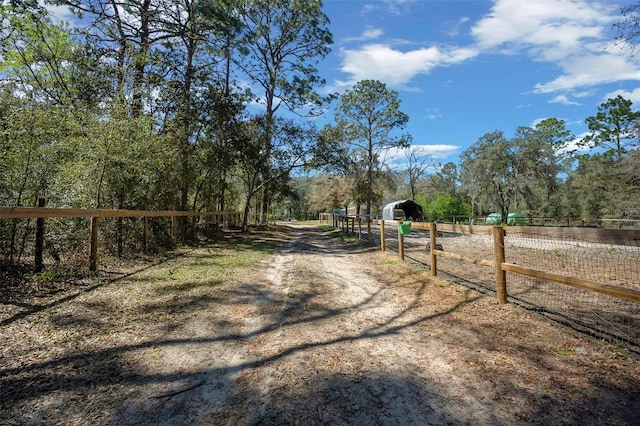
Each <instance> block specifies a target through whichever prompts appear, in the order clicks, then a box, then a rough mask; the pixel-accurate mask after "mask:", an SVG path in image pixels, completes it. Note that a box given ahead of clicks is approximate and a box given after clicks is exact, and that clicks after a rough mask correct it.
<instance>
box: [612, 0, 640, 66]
mask: <svg viewBox="0 0 640 426" xmlns="http://www.w3.org/2000/svg"><path fill="white" fill-rule="evenodd" d="M620 11H621V14H622V18H621V19H620V20H619V21H618V22H616V23H615V24H614V25H613V27H614V28H615V29H616V30H617V32H618V35H617V37H616V41H617V42H618V43H619V44H620V45H622V47H623V48H624V49H626V50H627V51H628V52H629V53H630V54H631V55H635V54H636V53H637V48H638V39H639V38H640V3H634V4H630V5H627V6H623V7H622V8H621V10H620Z"/></svg>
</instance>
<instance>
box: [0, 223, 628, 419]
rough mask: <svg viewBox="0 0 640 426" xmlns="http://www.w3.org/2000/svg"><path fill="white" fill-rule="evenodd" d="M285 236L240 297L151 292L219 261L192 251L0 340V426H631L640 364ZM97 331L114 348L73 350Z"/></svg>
mask: <svg viewBox="0 0 640 426" xmlns="http://www.w3.org/2000/svg"><path fill="white" fill-rule="evenodd" d="M289 226H291V227H293V231H292V232H290V233H288V235H289V236H290V238H289V239H288V240H287V241H286V242H284V243H283V244H281V245H280V247H279V250H278V252H277V253H276V254H274V255H272V256H270V257H269V258H268V260H267V261H264V262H261V263H259V264H256V265H255V266H254V267H253V268H252V272H251V273H250V274H248V275H247V276H246V277H242V279H241V280H239V282H238V281H236V280H235V279H234V281H233V282H223V281H220V282H218V281H215V282H213V281H206V280H203V279H202V277H200V279H199V280H195V279H194V280H193V281H192V282H179V283H177V284H176V285H174V286H173V287H170V286H169V285H168V284H167V283H166V282H165V283H163V284H160V283H159V282H157V281H156V280H157V279H158V277H164V279H166V280H167V281H169V282H170V280H171V276H172V275H171V274H172V270H173V269H172V268H177V267H186V266H185V265H186V264H185V262H187V264H188V263H189V262H191V263H190V264H191V266H190V267H191V268H193V269H194V270H197V268H198V267H202V268H203V269H202V271H203V272H198V274H200V275H203V274H206V271H207V268H209V267H210V266H209V264H207V263H206V262H208V261H209V259H215V260H216V261H222V260H223V259H218V258H217V257H215V256H217V254H216V253H215V250H213V251H212V250H211V249H206V250H205V249H198V250H194V251H193V252H191V253H190V254H189V255H188V256H187V257H186V258H185V259H183V260H180V262H181V263H180V264H178V263H176V264H175V265H174V264H171V263H169V264H164V265H160V266H158V267H157V268H155V270H154V269H153V268H152V269H150V270H149V271H148V272H147V273H146V274H147V275H144V274H142V275H140V276H138V277H133V278H135V279H133V278H132V279H130V280H129V281H127V282H122V283H120V284H119V285H117V286H110V287H108V288H105V289H104V291H102V292H101V291H96V292H94V293H91V294H87V295H86V296H82V297H79V298H78V299H74V300H73V301H72V302H70V303H68V304H65V305H64V306H60V307H57V308H55V309H51V310H49V311H47V312H43V313H42V314H41V316H40V317H34V318H32V319H29V321H26V320H25V321H21V322H16V323H15V324H12V326H11V327H10V328H5V329H2V330H0V333H14V334H16V336H17V337H15V339H14V340H13V344H12V349H11V351H8V350H5V351H4V352H3V355H4V356H5V357H6V358H5V359H1V360H0V361H2V362H1V363H0V397H1V398H0V404H2V406H0V408H3V409H5V410H6V411H5V413H7V417H6V418H5V420H6V421H4V422H3V419H2V418H0V424H123V425H125V424H126V425H129V424H154V425H155V424H166V425H179V424H204V425H225V424H226V425H285V424H286V425H298V424H300V425H315V424H318V425H320V424H331V425H342V424H345V425H346V424H353V425H400V424H414V425H445V424H446V425H451V424H453V425H456V424H461V425H462V424H473V425H513V424H567V425H572V424H580V425H590V424H592V425H609V424H611V425H614V424H615V425H637V424H640V409H638V401H640V379H639V377H640V360H639V359H638V358H637V357H634V356H633V355H630V354H628V353H625V352H624V351H623V350H620V349H618V348H615V347H613V346H610V345H605V344H603V343H601V342H597V341H594V340H592V339H589V338H586V337H584V336H581V335H577V334H575V333H572V332H569V331H567V330H564V329H561V328H559V327H558V326H555V325H553V324H551V323H548V322H546V321H544V320H542V319H541V318H539V317H538V316H536V315H535V314H531V313H528V312H526V311H523V310H522V309H521V308H518V307H515V306H511V305H498V304H497V303H496V301H495V297H494V296H492V295H483V294H480V293H477V292H475V291H473V290H469V289H467V288H465V287H463V286H460V285H457V284H451V283H447V282H444V281H441V280H438V279H437V278H432V277H430V276H429V275H428V273H427V272H426V271H419V270H415V269H412V267H411V266H409V265H407V264H403V263H400V262H398V261H397V259H396V258H395V256H394V255H393V254H392V253H388V254H387V253H382V252H380V251H379V250H378V249H377V248H369V247H366V246H364V245H361V244H358V243H356V242H353V241H343V240H341V239H339V238H332V237H330V236H329V233H328V232H326V231H323V230H321V229H319V228H316V227H313V226H309V225H304V224H295V223H294V224H290V225H289ZM207 250H208V251H207ZM176 262H178V261H177V260H176ZM165 287H166V290H165ZM176 289H180V290H181V291H184V293H181V294H180V295H177V294H176ZM134 294H135V296H136V297H132V295H134ZM105 300H107V301H110V303H111V305H113V306H115V308H113V309H115V312H116V314H117V315H116V316H113V315H114V314H113V312H109V313H108V314H107V312H106V311H105V308H104V306H105V303H106V302H105ZM98 306H99V307H100V311H96V309H97V308H96V307H98ZM146 312H148V313H149V314H148V315H149V316H145V313H146ZM159 312H162V313H163V314H162V315H159ZM100 315H103V317H100ZM78 316H80V317H81V318H82V319H83V321H82V322H78V324H81V325H82V327H80V326H78V327H77V329H76V328H70V327H67V328H65V329H63V331H62V332H61V331H55V332H54V331H53V330H52V329H51V328H50V327H49V329H47V321H49V323H50V322H51V321H52V318H53V319H55V318H58V319H59V318H62V319H65V320H66V321H68V322H70V323H72V320H74V321H77V317H78ZM106 321H110V322H114V323H116V324H117V325H118V327H119V330H118V332H117V333H116V332H114V331H113V328H109V330H110V331H109V333H110V334H109V336H105V337H104V338H102V337H100V336H99V335H96V331H95V330H99V328H94V329H93V331H92V334H91V335H87V334H80V333H87V331H86V330H87V329H91V328H90V327H89V326H90V325H91V324H93V323H94V322H95V323H96V324H98V325H99V324H100V323H101V322H102V323H104V322H106ZM142 323H144V324H146V326H145V327H144V328H139V325H138V324H142ZM72 324H75V322H73V323H72ZM103 325H104V324H103ZM96 327H97V326H96ZM103 328H104V327H103ZM47 332H48V333H49V334H48V337H47V339H48V342H49V343H48V344H50V345H51V341H52V340H53V341H56V342H58V343H57V344H56V345H54V347H55V348H58V349H56V350H51V351H49V352H46V351H45V350H44V349H43V352H42V354H41V355H38V356H37V357H36V356H34V355H33V350H34V347H35V346H34V343H33V341H32V342H30V343H29V342H26V343H25V340H26V339H29V338H30V339H32V340H33V337H28V336H38V335H43V334H45V333H47ZM20 333H22V334H20ZM60 333H62V334H60ZM0 337H3V336H0ZM4 337H5V338H6V337H7V335H6V334H5V335H4ZM107 337H108V339H107ZM42 339H43V341H44V338H42ZM64 342H67V343H66V345H67V346H72V345H75V346H76V347H75V350H73V352H70V351H69V348H68V347H67V348H66V349H67V351H66V352H65V350H64V349H65V348H64V347H63V348H62V349H60V348H59V346H61V345H62V346H64V345H65V343H64ZM74 342H75V343H74ZM56 351H57V352H56ZM69 353H72V355H69ZM9 357H10V359H9ZM2 387H4V389H3V388H2ZM3 398H4V401H3V400H2V399H3Z"/></svg>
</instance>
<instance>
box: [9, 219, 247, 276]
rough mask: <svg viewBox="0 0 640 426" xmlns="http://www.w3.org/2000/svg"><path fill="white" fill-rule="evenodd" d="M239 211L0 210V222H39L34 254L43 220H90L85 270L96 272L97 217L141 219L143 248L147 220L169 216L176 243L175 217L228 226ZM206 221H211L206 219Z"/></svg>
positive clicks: (39, 245) (39, 244)
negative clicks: (7, 220) (89, 237)
mask: <svg viewBox="0 0 640 426" xmlns="http://www.w3.org/2000/svg"><path fill="white" fill-rule="evenodd" d="M240 215H241V213H239V212H233V211H215V212H189V211H177V210H166V211H152V210H109V209H58V208H43V207H35V208H33V207H0V219H29V218H35V219H38V220H39V223H38V232H37V233H36V239H37V241H36V254H38V253H40V252H41V250H42V243H43V241H42V238H40V234H41V233H42V228H43V226H44V224H43V223H42V224H41V223H40V221H43V220H44V219H45V218H78V217H87V218H90V219H91V224H90V230H91V240H90V249H89V270H90V271H96V270H97V268H98V219H99V218H125V217H128V218H132V217H133V218H142V219H143V220H144V225H143V231H142V235H143V240H144V241H143V245H145V246H146V239H147V235H148V226H149V224H148V218H151V217H170V218H171V237H172V238H173V239H174V241H176V239H177V234H178V221H177V218H178V217H196V216H199V217H209V218H214V219H215V220H214V222H216V223H223V222H225V221H226V222H227V224H228V225H230V226H231V225H237V224H239V223H240ZM208 222H211V219H209V221H208ZM41 262H42V260H41V259H39V257H38V256H36V270H38V269H39V268H41Z"/></svg>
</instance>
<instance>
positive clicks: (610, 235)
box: [379, 220, 640, 303]
mask: <svg viewBox="0 0 640 426" xmlns="http://www.w3.org/2000/svg"><path fill="white" fill-rule="evenodd" d="M401 223H402V222H401V221H389V220H387V221H384V220H381V221H379V225H380V230H381V231H380V232H381V243H380V248H381V250H383V251H384V250H385V243H384V238H383V237H382V233H383V232H384V228H385V226H387V225H389V224H393V225H399V224H401ZM411 227H412V228H416V229H423V230H429V231H430V242H429V246H430V247H429V248H430V252H431V275H434V276H436V275H437V257H444V258H449V259H454V260H458V261H461V262H465V263H471V264H475V265H480V266H487V267H492V268H494V269H495V272H496V296H497V298H498V302H499V303H506V302H507V279H506V272H507V271H508V272H512V273H517V274H522V275H527V276H531V277H535V278H542V279H545V280H548V281H551V282H555V283H559V284H562V285H566V286H571V287H576V288H580V289H582V290H587V291H591V292H596V293H601V294H605V295H608V296H612V297H617V298H620V299H626V300H630V301H632V302H636V303H640V290H635V289H630V288H625V287H620V286H615V285H610V284H604V283H599V282H595V281H591V280H585V279H581V278H578V277H574V276H567V275H560V274H555V273H551V272H547V271H542V270H536V269H531V268H523V267H521V266H518V265H516V264H512V263H506V262H505V258H506V256H505V245H504V236H505V233H506V232H513V233H516V232H517V233H523V234H530V235H546V236H554V237H559V238H572V237H573V238H575V237H577V236H579V237H580V238H585V239H597V241H599V242H602V243H604V244H621V243H627V244H628V243H630V242H631V243H633V244H634V245H640V244H638V242H640V232H637V231H633V230H619V229H607V230H603V229H589V228H586V229H585V228H580V229H574V228H539V227H526V226H510V227H503V226H470V225H451V224H436V223H422V222H412V223H411ZM439 231H442V232H456V233H466V234H492V235H493V253H494V260H486V259H470V258H467V257H464V256H461V255H459V254H455V253H448V252H445V251H443V250H439V249H438V246H437V244H436V235H437V232H439ZM398 237H399V238H398V244H399V248H398V253H399V257H400V258H401V259H402V260H404V256H403V253H404V247H403V245H404V238H402V235H401V234H400V232H399V231H398Z"/></svg>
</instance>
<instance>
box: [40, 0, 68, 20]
mask: <svg viewBox="0 0 640 426" xmlns="http://www.w3.org/2000/svg"><path fill="white" fill-rule="evenodd" d="M38 3H39V4H40V5H41V6H44V7H45V8H46V9H47V10H48V11H49V13H50V14H51V16H52V17H53V20H54V22H55V21H57V22H67V23H69V24H70V25H73V23H74V22H75V21H77V20H78V17H77V16H76V15H74V14H73V12H71V9H69V6H54V5H52V4H48V3H44V2H43V1H42V0H38Z"/></svg>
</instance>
